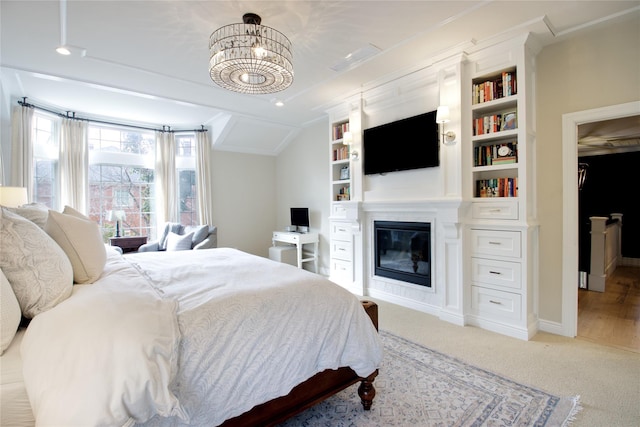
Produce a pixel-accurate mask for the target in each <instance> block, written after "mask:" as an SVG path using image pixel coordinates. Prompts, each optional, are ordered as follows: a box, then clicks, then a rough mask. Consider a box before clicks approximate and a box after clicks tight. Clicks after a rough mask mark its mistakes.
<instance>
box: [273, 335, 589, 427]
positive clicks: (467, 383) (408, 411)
mask: <svg viewBox="0 0 640 427" xmlns="http://www.w3.org/2000/svg"><path fill="white" fill-rule="evenodd" d="M380 335H381V337H382V341H383V343H384V349H385V356H384V360H383V363H382V366H381V368H380V374H379V375H378V377H377V378H376V380H375V383H374V384H375V387H376V390H377V394H376V397H375V399H374V401H373V406H372V408H371V410H370V411H364V410H363V409H362V405H361V404H360V398H359V397H358V393H357V386H351V387H349V388H348V389H346V390H344V391H342V392H340V393H339V394H337V395H335V396H333V397H331V398H329V399H327V400H326V401H324V402H322V403H319V404H318V405H316V406H314V407H312V408H310V409H308V410H306V411H305V412H303V413H301V414H299V415H298V416H296V417H294V418H292V419H290V420H288V421H287V422H285V423H283V424H282V425H281V426H283V427H284V426H286V427H306V426H309V427H316V426H323V427H341V426H350V427H374V426H376V427H378V426H380V427H382V426H384V427H401V426H402V427H404V426H413V427H422V426H425V427H436V426H438V427H446V426H553V427H556V426H567V425H569V423H570V422H571V420H572V419H573V417H574V416H575V414H576V413H577V412H578V411H579V410H580V406H579V403H578V397H566V398H562V397H557V396H553V395H551V394H549V393H546V392H544V391H541V390H537V389H535V388H532V387H528V386H526V385H522V384H518V383H516V382H514V381H512V380H510V379H508V378H504V377H501V376H499V375H496V374H494V373H491V372H488V371H485V370H483V369H480V368H477V367H474V366H472V365H469V364H467V363H465V362H462V361H460V360H458V359H455V358H452V357H450V356H447V355H445V354H442V353H439V352H437V351H434V350H431V349H429V348H426V347H424V346H422V345H419V344H416V343H414V342H411V341H409V340H406V339H404V338H401V337H398V336H396V335H393V334H391V333H389V332H385V331H380Z"/></svg>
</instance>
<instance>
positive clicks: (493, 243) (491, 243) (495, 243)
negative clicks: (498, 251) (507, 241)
mask: <svg viewBox="0 0 640 427" xmlns="http://www.w3.org/2000/svg"><path fill="white" fill-rule="evenodd" d="M489 244H490V245H501V244H502V243H500V242H489Z"/></svg>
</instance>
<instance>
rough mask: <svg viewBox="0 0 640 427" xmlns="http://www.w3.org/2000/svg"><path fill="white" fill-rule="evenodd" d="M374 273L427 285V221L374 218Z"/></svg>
mask: <svg viewBox="0 0 640 427" xmlns="http://www.w3.org/2000/svg"><path fill="white" fill-rule="evenodd" d="M373 229H374V230H373V233H374V251H375V269H374V273H375V275H376V276H381V277H388V278H390V279H396V280H401V281H403V282H409V283H414V284H417V285H421V286H426V287H429V288H430V287H431V224H430V223H427V222H396V221H374V222H373Z"/></svg>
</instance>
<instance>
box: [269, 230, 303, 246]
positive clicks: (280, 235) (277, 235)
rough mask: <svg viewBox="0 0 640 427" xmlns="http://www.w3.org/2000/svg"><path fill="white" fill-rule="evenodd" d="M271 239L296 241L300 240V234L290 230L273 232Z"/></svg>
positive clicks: (287, 241)
mask: <svg viewBox="0 0 640 427" xmlns="http://www.w3.org/2000/svg"><path fill="white" fill-rule="evenodd" d="M273 240H275V241H278V242H286V243H294V244H295V243H298V242H299V241H300V235H299V234H295V233H291V232H278V231H274V232H273Z"/></svg>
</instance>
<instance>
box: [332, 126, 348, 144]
mask: <svg viewBox="0 0 640 427" xmlns="http://www.w3.org/2000/svg"><path fill="white" fill-rule="evenodd" d="M345 132H349V122H345V123H340V124H337V125H334V126H333V136H332V137H333V141H337V140H339V139H342V137H343V136H344V133H345Z"/></svg>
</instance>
